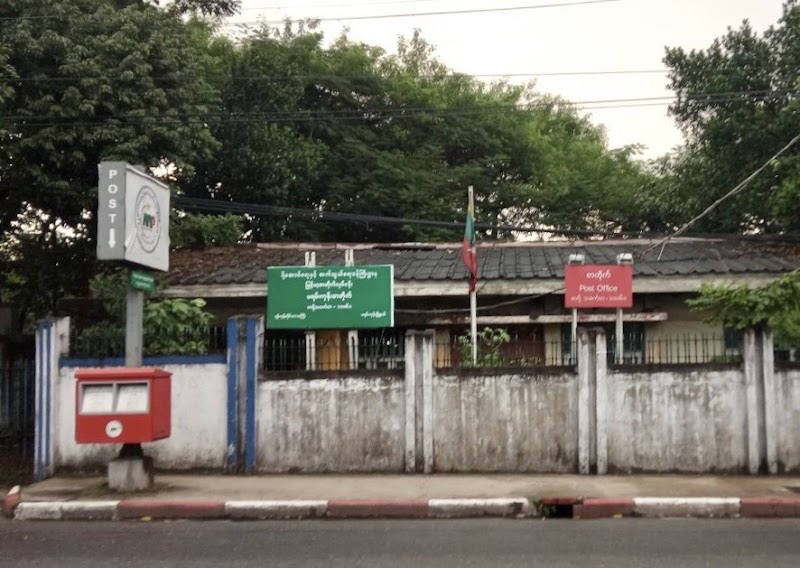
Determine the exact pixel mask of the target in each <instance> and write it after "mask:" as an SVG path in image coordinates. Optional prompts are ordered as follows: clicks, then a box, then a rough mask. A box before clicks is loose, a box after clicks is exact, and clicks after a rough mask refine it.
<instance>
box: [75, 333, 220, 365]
mask: <svg viewBox="0 0 800 568" xmlns="http://www.w3.org/2000/svg"><path fill="white" fill-rule="evenodd" d="M229 342H230V340H229ZM226 362H227V357H226V356H225V354H223V353H219V354H216V355H163V356H159V357H145V358H144V360H143V362H142V364H143V365H144V366H146V367H147V366H154V367H159V366H162V365H208V364H212V363H226ZM59 364H60V365H61V366H62V367H124V366H125V359H124V358H123V357H108V358H105V359H101V358H97V357H92V358H85V359H73V358H67V357H64V358H62V359H61V361H60V362H59Z"/></svg>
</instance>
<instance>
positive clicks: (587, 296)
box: [564, 264, 633, 308]
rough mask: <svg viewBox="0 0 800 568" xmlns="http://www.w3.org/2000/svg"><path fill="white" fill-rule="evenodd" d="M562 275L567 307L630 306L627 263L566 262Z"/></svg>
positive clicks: (565, 305) (631, 304) (631, 281)
mask: <svg viewBox="0 0 800 568" xmlns="http://www.w3.org/2000/svg"><path fill="white" fill-rule="evenodd" d="M564 276H565V285H564V307H566V308H632V307H633V266H631V265H630V264H568V265H567V266H566V267H565V268H564Z"/></svg>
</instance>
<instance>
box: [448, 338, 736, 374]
mask: <svg viewBox="0 0 800 568" xmlns="http://www.w3.org/2000/svg"><path fill="white" fill-rule="evenodd" d="M605 354H606V362H607V363H608V364H611V365H613V364H626V365H682V364H738V363H741V361H742V349H741V343H740V342H738V341H732V340H731V338H730V337H728V336H723V335H719V336H717V335H703V334H681V335H666V336H654V337H647V336H646V335H644V334H641V333H637V334H626V335H625V336H624V337H623V339H622V341H621V342H618V341H617V338H616V337H615V335H614V334H607V335H606V349H605ZM476 359H477V364H475V365H473V359H472V347H471V342H470V341H469V340H468V338H466V337H465V336H464V335H461V336H451V337H444V338H437V342H436V351H435V365H436V367H438V368H452V367H472V366H478V367H553V366H565V365H567V366H569V365H575V364H577V360H578V357H577V350H576V345H575V344H573V343H572V342H571V341H570V340H569V339H568V338H567V337H563V336H562V337H560V338H557V339H552V340H550V339H549V340H547V341H544V340H542V339H539V338H530V337H514V336H507V337H504V338H502V340H501V341H497V340H496V338H495V340H494V341H492V340H490V341H483V342H482V341H480V340H479V341H478V350H477V358H476Z"/></svg>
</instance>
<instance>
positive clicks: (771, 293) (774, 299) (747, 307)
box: [687, 271, 800, 347]
mask: <svg viewBox="0 0 800 568" xmlns="http://www.w3.org/2000/svg"><path fill="white" fill-rule="evenodd" d="M687 303H688V305H689V306H690V307H691V308H692V309H693V310H696V311H702V312H705V313H706V314H707V315H708V320H709V321H711V322H715V323H722V324H723V325H726V326H728V327H732V328H734V329H739V330H742V329H746V328H748V327H758V326H768V327H770V328H771V329H772V330H773V331H774V332H775V341H776V343H777V344H779V345H782V346H784V347H798V346H800V272H796V271H795V272H791V273H789V274H786V275H784V276H782V277H780V278H778V279H777V280H775V281H774V282H771V283H769V284H765V285H764V286H760V287H758V288H747V287H745V286H709V285H704V286H702V287H701V288H700V291H699V297H698V298H696V299H693V300H688V301H687Z"/></svg>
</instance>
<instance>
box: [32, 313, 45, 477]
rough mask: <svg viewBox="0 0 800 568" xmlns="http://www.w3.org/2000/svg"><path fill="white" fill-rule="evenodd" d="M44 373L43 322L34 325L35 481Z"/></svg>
mask: <svg viewBox="0 0 800 568" xmlns="http://www.w3.org/2000/svg"><path fill="white" fill-rule="evenodd" d="M43 373H44V324H42V323H40V324H39V325H38V326H36V381H35V382H36V393H35V395H36V432H35V435H36V437H35V443H36V454H35V457H34V463H33V476H34V478H35V479H36V480H37V481H40V480H42V479H43V477H42V435H43V434H44V432H43V429H44V428H43V425H42V419H43V417H44V389H43V388H42V374H43Z"/></svg>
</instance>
